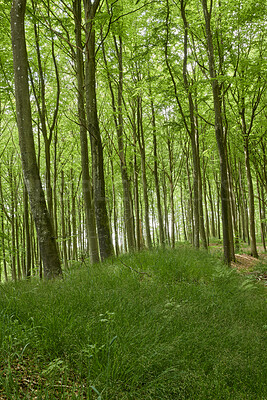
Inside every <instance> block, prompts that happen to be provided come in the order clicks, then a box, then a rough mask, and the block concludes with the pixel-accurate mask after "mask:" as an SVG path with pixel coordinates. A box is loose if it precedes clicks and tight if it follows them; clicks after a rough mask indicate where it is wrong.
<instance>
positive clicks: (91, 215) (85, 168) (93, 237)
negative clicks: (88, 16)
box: [73, 0, 99, 264]
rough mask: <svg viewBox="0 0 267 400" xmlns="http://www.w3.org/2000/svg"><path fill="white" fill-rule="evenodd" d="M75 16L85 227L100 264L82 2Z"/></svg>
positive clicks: (76, 6)
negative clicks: (83, 49) (93, 197)
mask: <svg viewBox="0 0 267 400" xmlns="http://www.w3.org/2000/svg"><path fill="white" fill-rule="evenodd" d="M73 7H74V14H75V35H76V47H77V51H76V68H77V84H78V114H79V124H80V148H81V164H82V191H83V201H84V209H85V220H86V223H85V226H86V233H87V242H88V245H89V257H90V261H91V263H92V264H93V263H97V262H99V250H98V241H97V233H96V221H95V210H94V205H93V201H92V195H91V192H92V188H91V178H90V173H89V154H88V140H87V129H86V116H85V108H84V63H83V53H82V39H81V0H75V1H74V3H73Z"/></svg>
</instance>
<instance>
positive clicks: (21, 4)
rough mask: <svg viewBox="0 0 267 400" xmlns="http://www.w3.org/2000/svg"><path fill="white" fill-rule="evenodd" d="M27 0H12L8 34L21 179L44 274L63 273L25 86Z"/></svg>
mask: <svg viewBox="0 0 267 400" xmlns="http://www.w3.org/2000/svg"><path fill="white" fill-rule="evenodd" d="M25 9H26V0H14V1H13V3H12V8H11V38H12V51H13V66H14V78H15V97H16V112H17V125H18V131H19V144H20V150H21V162H22V169H23V174H24V180H25V184H26V187H27V191H28V194H29V200H30V205H31V211H32V215H33V219H34V222H35V226H36V231H37V237H38V241H39V247H40V253H41V258H42V262H43V268H44V277H45V278H54V277H57V276H60V275H61V274H62V270H61V263H60V258H59V254H58V251H57V246H56V240H55V237H54V232H53V227H52V223H51V219H50V215H49V212H48V210H47V206H46V202H45V196H44V192H43V188H42V184H41V179H40V175H39V170H38V166H37V162H36V154H35V147H34V140H33V130H32V117H31V104H30V94H29V86H28V56H27V50H26V39H25V28H24V17H25Z"/></svg>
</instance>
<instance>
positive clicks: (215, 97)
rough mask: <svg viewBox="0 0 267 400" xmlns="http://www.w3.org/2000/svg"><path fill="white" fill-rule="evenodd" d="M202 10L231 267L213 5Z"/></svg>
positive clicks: (227, 256)
mask: <svg viewBox="0 0 267 400" xmlns="http://www.w3.org/2000/svg"><path fill="white" fill-rule="evenodd" d="M202 8H203V14H204V18H205V28H206V42H207V47H208V59H209V73H210V78H211V81H212V93H213V105H214V113H215V135H216V141H217V147H218V151H219V157H220V173H221V205H222V225H223V250H224V261H225V262H226V263H227V264H228V265H230V262H231V259H232V255H231V239H230V235H229V224H230V216H229V185H228V175H227V156H226V144H225V137H224V133H223V121H222V112H221V94H220V87H219V82H218V79H217V74H216V70H215V59H214V48H213V41H212V32H211V13H212V5H211V9H210V11H208V6H207V0H202Z"/></svg>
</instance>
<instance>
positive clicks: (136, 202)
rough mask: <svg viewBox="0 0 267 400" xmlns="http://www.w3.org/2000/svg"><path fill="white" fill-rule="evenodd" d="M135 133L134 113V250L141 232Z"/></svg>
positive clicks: (139, 247) (138, 246) (139, 244)
mask: <svg viewBox="0 0 267 400" xmlns="http://www.w3.org/2000/svg"><path fill="white" fill-rule="evenodd" d="M136 137H137V132H136V122H135V113H134V114H133V143H134V159H133V167H134V171H133V175H134V176H133V182H134V206H135V229H136V248H137V250H140V249H141V232H140V208H139V182H138V175H139V172H138V165H137V156H136V153H137V140H136Z"/></svg>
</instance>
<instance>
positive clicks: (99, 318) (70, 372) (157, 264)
mask: <svg viewBox="0 0 267 400" xmlns="http://www.w3.org/2000/svg"><path fill="white" fill-rule="evenodd" d="M128 267H131V268H134V269H135V270H138V271H146V272H148V273H149V274H150V276H147V275H144V274H139V273H136V272H135V271H132V270H130V269H129V268H128ZM266 316H267V313H266V289H264V288H263V287H262V286H260V285H259V284H256V283H254V282H252V281H251V280H248V279H247V278H243V277H241V276H239V275H237V274H236V273H235V272H234V271H232V270H229V269H227V268H226V267H224V266H223V265H222V264H221V263H220V261H219V260H218V258H216V257H212V256H210V255H208V254H207V253H205V252H202V251H194V250H192V249H191V248H189V247H182V246H181V247H179V248H178V249H176V250H174V251H171V250H154V251H152V252H142V253H139V254H134V255H125V256H122V257H121V258H120V259H119V260H113V261H111V260H110V261H108V262H105V263H103V264H101V265H98V266H93V267H89V268H76V269H73V270H72V271H70V272H69V273H68V274H67V276H66V278H65V280H64V281H59V282H50V283H37V282H21V283H18V284H8V285H3V286H1V287H0V361H1V370H0V398H1V399H2V398H3V399H4V398H10V399H15V398H29V399H31V398H35V397H34V396H37V397H36V398H40V399H42V400H43V399H56V398H58V399H59V398H62V399H72V398H73V399H75V398H76V399H78V398H79V399H97V398H98V399H99V400H100V399H108V400H112V399H119V400H124V399H125V400H126V399H133V400H139V399H140V400H141V399H142V400H149V399H153V400H156V399H168V400H170V399H193V400H195V399H203V400H204V399H205V400H207V399H216V400H219V399H223V400H227V399H233V400H238V399H242V400H244V399H261V400H263V399H267V390H266V387H264V384H265V378H266V376H267V374H266V372H267V368H266V367H267V365H266V364H267V362H266V357H265V356H266V354H265V350H266V347H264V346H266V341H264V339H266V331H267V322H266ZM264 336H265V337H264ZM97 392H99V395H98V394H97ZM27 393H28V394H27ZM1 396H2V397H1ZM27 396H28V397H27ZM38 396H39V397H38Z"/></svg>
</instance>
